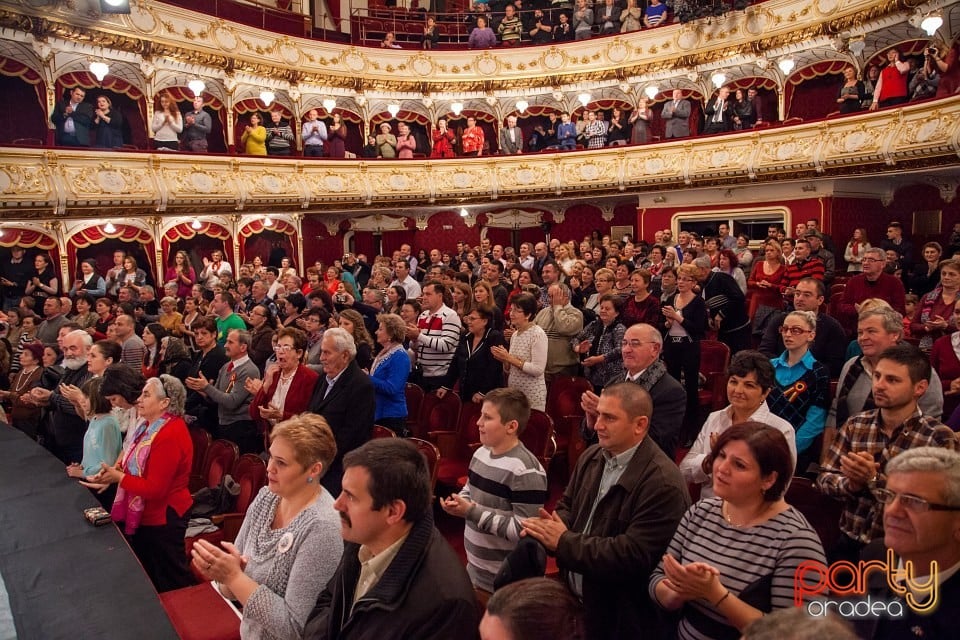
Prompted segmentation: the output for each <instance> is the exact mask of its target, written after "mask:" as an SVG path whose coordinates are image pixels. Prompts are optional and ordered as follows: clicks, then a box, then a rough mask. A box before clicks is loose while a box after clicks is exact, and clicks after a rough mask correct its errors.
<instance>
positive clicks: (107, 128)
mask: <svg viewBox="0 0 960 640" xmlns="http://www.w3.org/2000/svg"><path fill="white" fill-rule="evenodd" d="M93 124H94V126H95V127H96V131H97V141H96V143H95V144H94V146H95V147H96V148H97V149H116V148H118V147H122V146H123V130H122V127H123V116H121V115H120V112H119V111H116V110H114V108H113V103H112V102H111V101H110V98H108V97H107V96H100V97H98V98H97V108H96V110H95V111H94V117H93Z"/></svg>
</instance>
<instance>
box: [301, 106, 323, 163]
mask: <svg viewBox="0 0 960 640" xmlns="http://www.w3.org/2000/svg"><path fill="white" fill-rule="evenodd" d="M300 138H301V139H302V140H303V155H305V156H306V157H308V158H320V157H322V156H323V143H324V142H326V141H327V139H328V134H327V125H325V124H324V123H323V120H321V119H320V114H319V113H317V110H316V109H310V111H308V112H307V120H306V122H304V123H303V125H301V127H300Z"/></svg>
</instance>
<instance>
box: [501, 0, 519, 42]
mask: <svg viewBox="0 0 960 640" xmlns="http://www.w3.org/2000/svg"><path fill="white" fill-rule="evenodd" d="M504 13H505V14H506V15H504V16H503V20H501V21H500V25H499V26H498V27H497V33H498V34H499V35H500V41H501V42H502V43H503V46H505V47H516V46H517V45H519V44H520V36H521V34H522V33H523V23H522V22H521V21H520V16H518V15H517V8H516V7H514V6H513V5H512V4H508V5H507V6H506V7H505V8H504Z"/></svg>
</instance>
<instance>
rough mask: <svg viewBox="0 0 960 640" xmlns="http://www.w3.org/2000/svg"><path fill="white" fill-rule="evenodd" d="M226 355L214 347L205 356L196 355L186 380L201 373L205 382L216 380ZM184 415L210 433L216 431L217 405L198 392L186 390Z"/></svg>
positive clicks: (217, 346)
mask: <svg viewBox="0 0 960 640" xmlns="http://www.w3.org/2000/svg"><path fill="white" fill-rule="evenodd" d="M228 360H229V358H227V354H226V353H224V351H223V347H221V346H220V345H216V346H215V347H214V348H213V349H211V350H210V351H209V352H207V354H206V355H203V354H197V359H196V360H195V361H194V363H193V366H192V367H191V368H190V371H189V373H187V377H188V378H196V377H198V376H197V373H203V377H204V378H206V379H207V380H216V379H217V376H219V375H220V368H221V367H223V365H225V364H227V361H228ZM184 413H185V414H186V415H188V416H193V417H195V418H196V419H197V420H196V423H197V425H198V426H201V427H204V428H206V429H207V430H209V431H210V432H211V433H212V432H215V431H216V429H217V405H216V403H214V402H213V401H212V400H210V399H209V398H206V397H204V395H203V394H201V393H200V392H198V391H194V390H193V389H187V403H186V407H185V408H184Z"/></svg>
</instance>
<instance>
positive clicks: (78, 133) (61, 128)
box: [50, 87, 93, 147]
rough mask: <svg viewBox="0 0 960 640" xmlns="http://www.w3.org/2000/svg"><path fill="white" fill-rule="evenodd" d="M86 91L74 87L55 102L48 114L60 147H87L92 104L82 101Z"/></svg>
mask: <svg viewBox="0 0 960 640" xmlns="http://www.w3.org/2000/svg"><path fill="white" fill-rule="evenodd" d="M86 94H87V92H86V91H84V90H83V89H81V88H80V87H74V88H73V89H71V90H70V94H69V95H68V96H67V97H66V98H65V99H63V100H61V101H60V102H58V103H57V105H56V107H54V109H53V113H52V114H51V115H50V121H51V122H52V123H53V125H54V126H55V127H56V141H57V145H59V146H61V147H89V146H90V127H91V126H92V125H93V105H91V104H90V103H88V102H84V101H83V98H84V97H85V96H86Z"/></svg>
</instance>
